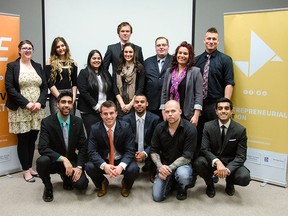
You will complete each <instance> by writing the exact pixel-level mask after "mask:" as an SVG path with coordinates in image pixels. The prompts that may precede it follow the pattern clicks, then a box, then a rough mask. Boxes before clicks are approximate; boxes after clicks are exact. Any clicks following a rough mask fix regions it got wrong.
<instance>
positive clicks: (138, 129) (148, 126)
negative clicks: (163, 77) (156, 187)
mask: <svg viewBox="0 0 288 216" xmlns="http://www.w3.org/2000/svg"><path fill="white" fill-rule="evenodd" d="M147 106H148V102H147V98H146V97H145V95H136V96H135V98H134V102H133V107H134V109H135V112H132V113H130V114H128V115H125V116H124V117H123V120H124V121H126V122H128V123H129V124H130V126H131V127H132V131H133V133H134V134H135V137H136V139H135V147H136V153H135V160H136V161H137V162H138V163H141V162H145V165H144V166H143V167H142V171H143V172H147V171H148V172H150V181H151V182H153V178H154V175H155V171H156V170H155V168H156V167H155V165H154V163H153V162H152V160H151V157H150V147H151V138H152V135H153V132H154V130H155V128H156V126H157V124H158V123H159V122H160V118H159V116H157V115H155V114H153V113H151V112H149V111H146V108H147ZM140 133H141V134H140Z"/></svg>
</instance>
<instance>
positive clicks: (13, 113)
mask: <svg viewBox="0 0 288 216" xmlns="http://www.w3.org/2000/svg"><path fill="white" fill-rule="evenodd" d="M33 51H34V47H33V44H32V43H31V42H30V41H29V40H24V41H21V42H20V43H19V45H18V53H19V56H20V58H18V59H17V60H16V61H14V62H10V63H8V64H7V71H6V75H5V88H6V92H7V101H6V106H7V107H8V108H9V112H8V123H9V132H10V133H14V134H17V138H18V144H17V153H18V158H19V161H20V163H21V166H22V169H23V177H24V179H25V181H27V182H35V179H34V177H35V176H38V174H37V172H36V171H34V170H33V169H32V161H33V156H34V150H35V142H36V139H37V136H38V132H39V130H40V125H41V120H42V119H43V118H45V110H44V108H45V106H46V98H47V91H48V89H47V83H46V76H45V73H44V71H43V70H42V66H41V65H40V64H38V63H36V62H34V61H33V60H32V55H33Z"/></svg>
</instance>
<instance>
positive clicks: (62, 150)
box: [36, 91, 89, 202]
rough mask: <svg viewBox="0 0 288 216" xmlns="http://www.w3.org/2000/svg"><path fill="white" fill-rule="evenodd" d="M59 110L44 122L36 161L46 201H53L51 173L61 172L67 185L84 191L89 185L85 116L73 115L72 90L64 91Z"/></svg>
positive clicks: (64, 184)
mask: <svg viewBox="0 0 288 216" xmlns="http://www.w3.org/2000/svg"><path fill="white" fill-rule="evenodd" d="M57 107H58V109H59V112H58V113H56V114H53V115H50V116H48V117H47V118H45V119H43V120H42V122H41V130H40V137H39V146H38V150H39V153H40V155H41V156H40V157H39V158H38V159H37V161H36V165H37V171H38V174H39V176H40V178H41V179H42V182H43V184H44V186H45V188H44V193H43V200H44V201H45V202H51V201H52V200H53V186H52V183H51V179H50V174H53V173H58V174H60V176H61V178H62V180H63V188H64V189H65V190H72V189H73V188H76V189H79V190H84V189H86V188H87V186H88V182H89V181H88V179H87V177H86V175H85V172H84V171H83V170H82V169H84V167H83V166H84V164H85V162H86V160H87V157H88V156H87V143H86V137H85V133H84V128H83V121H82V119H81V118H79V117H77V116H74V115H70V114H69V113H70V110H71V109H72V107H73V96H72V93H71V92H68V91H63V92H61V93H60V95H59V96H58V98H57Z"/></svg>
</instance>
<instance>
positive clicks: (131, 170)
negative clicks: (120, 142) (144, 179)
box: [85, 160, 139, 189]
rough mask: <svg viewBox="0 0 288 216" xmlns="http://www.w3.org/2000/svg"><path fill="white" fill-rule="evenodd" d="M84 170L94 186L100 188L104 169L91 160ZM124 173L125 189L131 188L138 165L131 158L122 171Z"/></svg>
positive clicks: (116, 161) (136, 175)
mask: <svg viewBox="0 0 288 216" xmlns="http://www.w3.org/2000/svg"><path fill="white" fill-rule="evenodd" d="M106 162H107V163H108V161H106ZM120 162H121V160H115V161H114V164H115V166H117V165H118V164H119V163H120ZM85 170H86V173H87V175H88V176H89V177H90V178H91V180H92V181H93V183H94V184H95V186H96V188H100V186H101V182H102V181H103V180H104V179H105V176H104V174H105V171H104V170H102V169H100V168H99V167H97V166H95V165H94V164H93V163H92V162H91V161H89V162H88V163H86V165H85ZM121 174H123V175H124V178H123V181H124V184H125V186H126V188H127V189H131V188H132V186H133V184H134V181H135V179H136V178H137V177H138V175H139V167H138V165H137V163H136V162H135V161H134V160H133V161H131V163H129V164H128V165H127V167H126V169H125V170H123V171H122V173H121Z"/></svg>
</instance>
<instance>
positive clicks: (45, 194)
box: [42, 187, 54, 202]
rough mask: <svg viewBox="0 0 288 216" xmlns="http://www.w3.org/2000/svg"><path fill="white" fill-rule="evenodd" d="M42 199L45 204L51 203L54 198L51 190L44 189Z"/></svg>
mask: <svg viewBox="0 0 288 216" xmlns="http://www.w3.org/2000/svg"><path fill="white" fill-rule="evenodd" d="M42 198H43V200H44V201H45V202H51V201H53V199H54V197H53V189H51V188H47V187H45V188H44V192H43V197H42Z"/></svg>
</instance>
